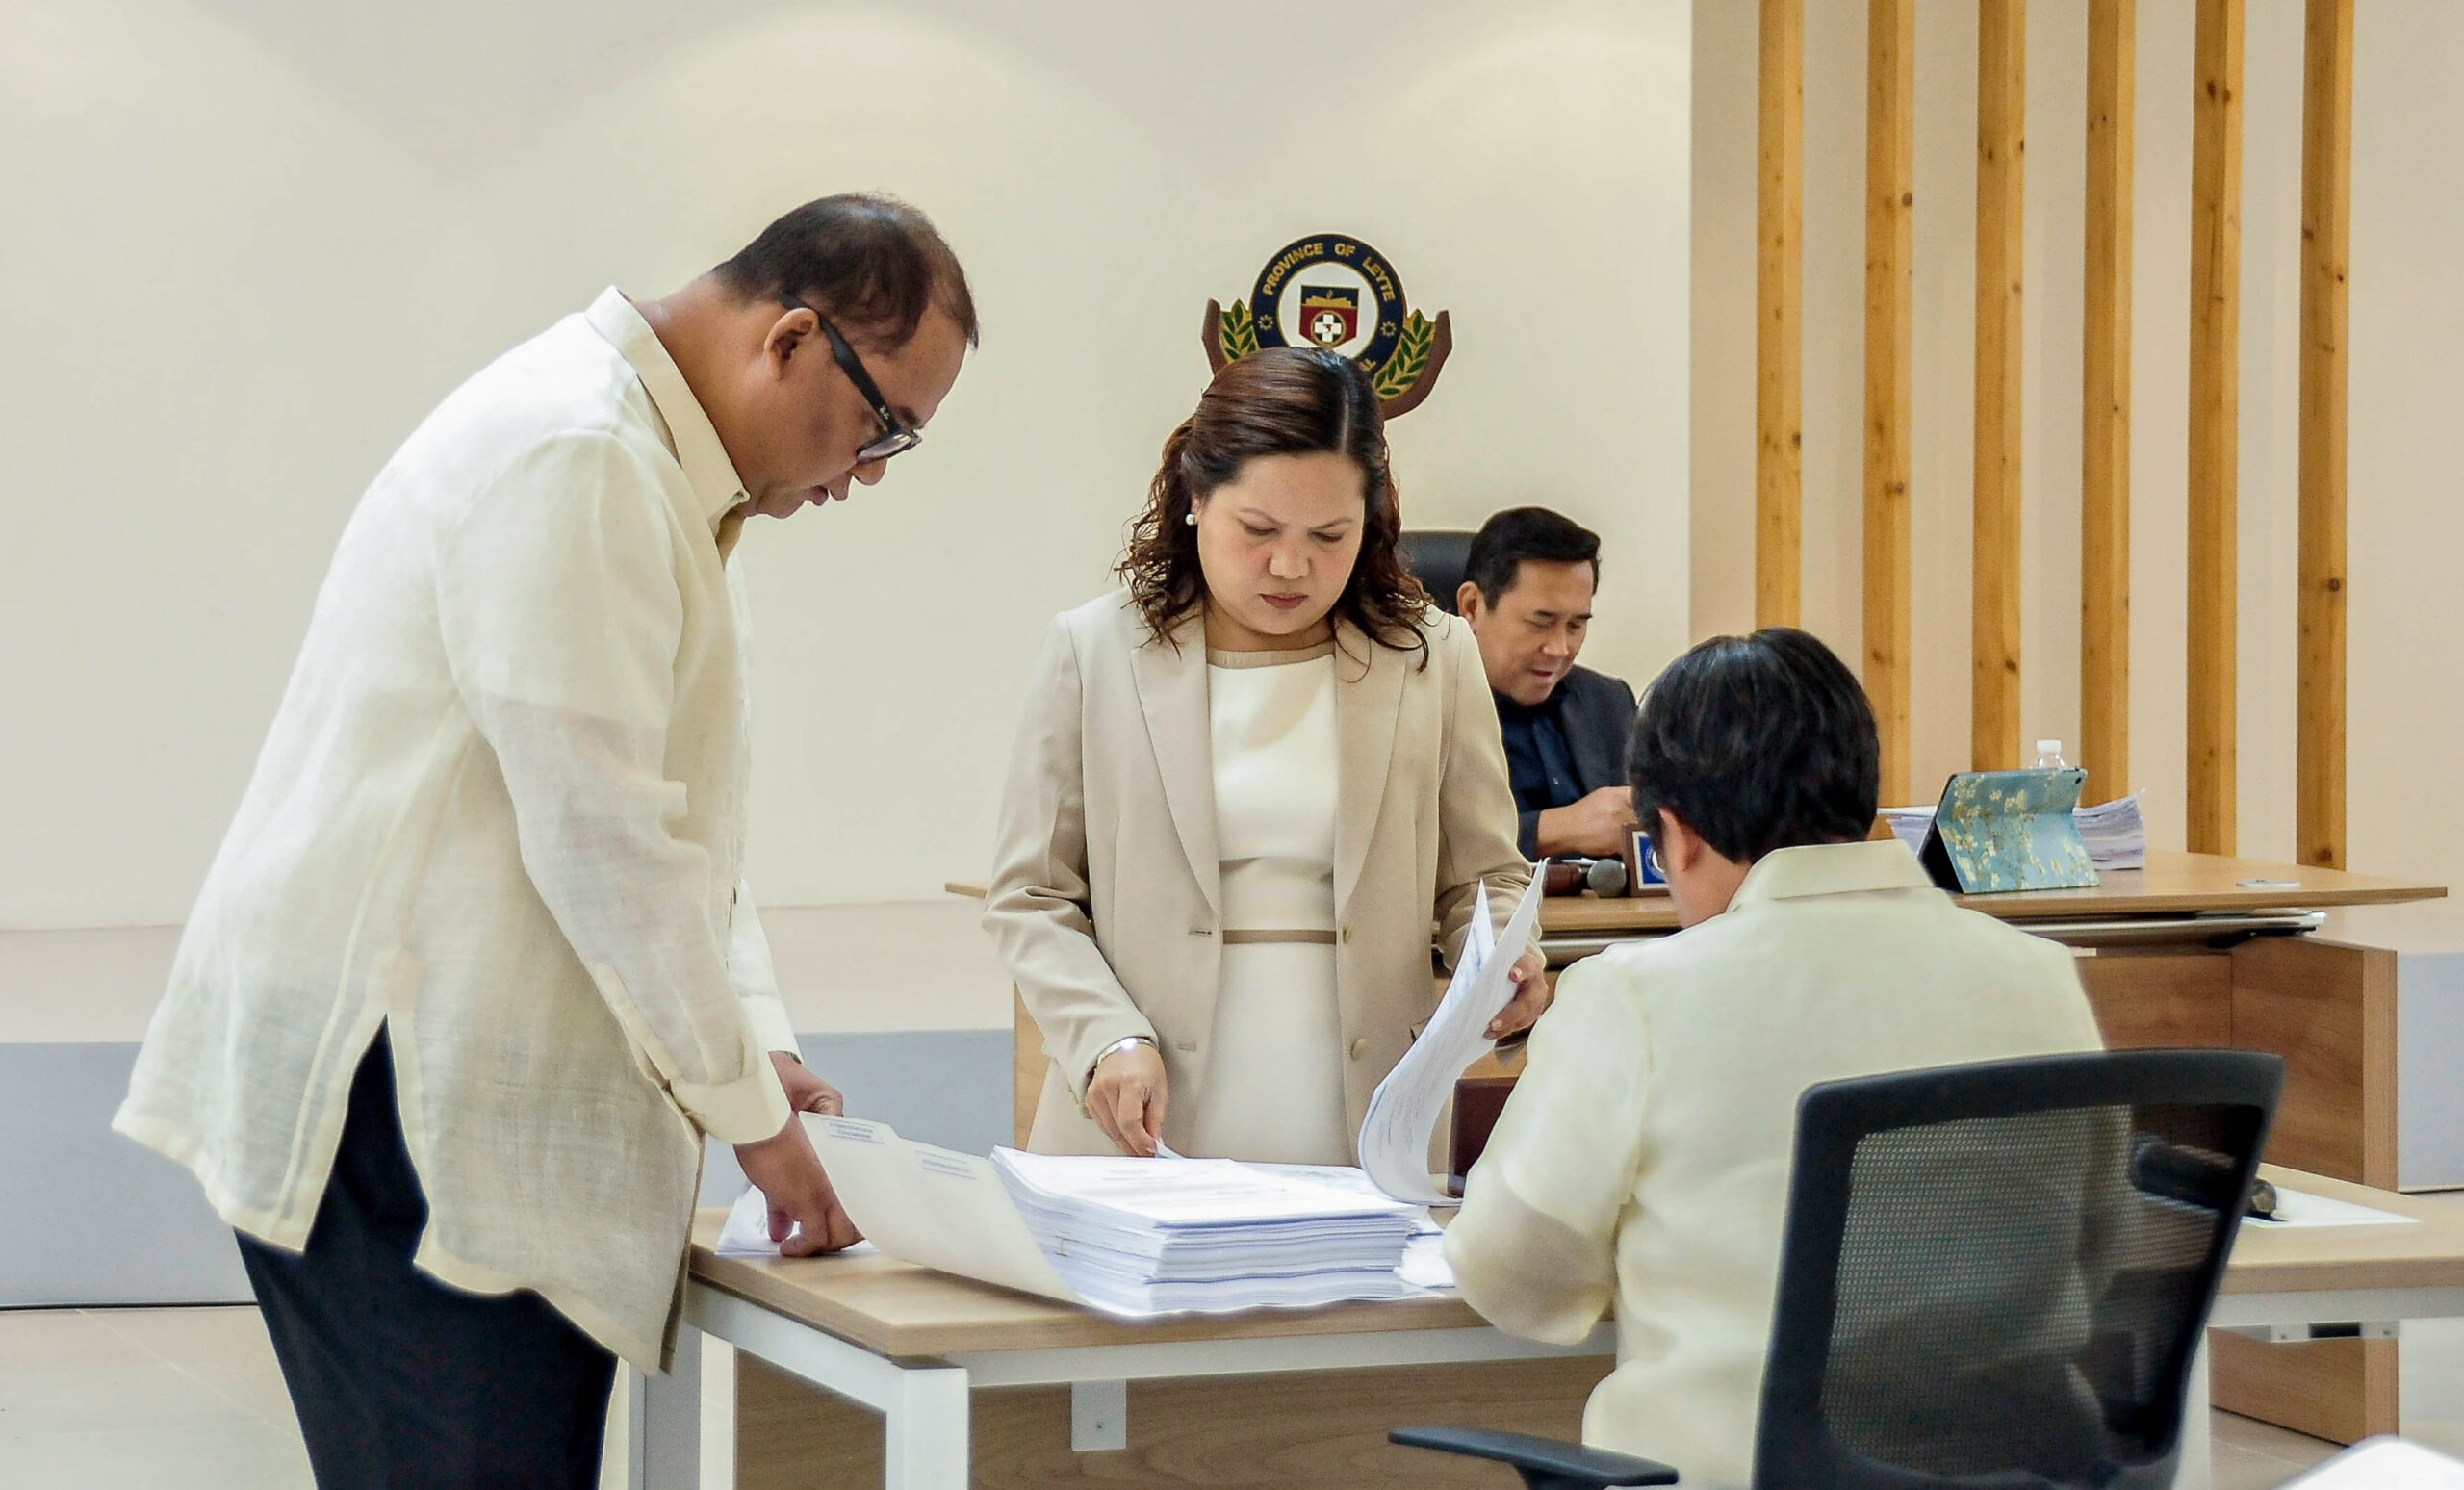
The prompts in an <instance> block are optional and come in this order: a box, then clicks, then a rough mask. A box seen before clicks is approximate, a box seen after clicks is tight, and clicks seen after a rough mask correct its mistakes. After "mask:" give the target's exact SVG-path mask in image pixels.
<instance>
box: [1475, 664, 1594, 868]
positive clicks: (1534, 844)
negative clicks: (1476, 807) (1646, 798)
mask: <svg viewBox="0 0 2464 1490" xmlns="http://www.w3.org/2000/svg"><path fill="white" fill-rule="evenodd" d="M1496 698H1497V703H1498V730H1499V732H1501V734H1503V735H1504V736H1505V767H1506V775H1507V776H1508V778H1509V779H1511V780H1512V782H1513V783H1514V801H1515V806H1516V807H1517V808H1519V809H1522V810H1521V822H1520V824H1519V825H1518V828H1517V831H1516V834H1515V837H1516V840H1517V841H1518V842H1519V843H1521V844H1522V846H1523V857H1524V858H1526V859H1537V858H1539V857H1540V814H1541V813H1542V812H1544V811H1546V810H1548V809H1551V808H1561V807H1571V806H1573V805H1574V804H1575V803H1577V802H1579V801H1581V800H1582V798H1583V785H1582V779H1581V778H1580V777H1579V776H1578V775H1577V774H1576V771H1575V756H1574V751H1573V750H1572V749H1571V748H1570V747H1569V746H1568V745H1567V744H1566V731H1565V726H1564V723H1563V722H1562V721H1561V720H1559V718H1558V717H1557V706H1558V704H1559V703H1560V702H1561V701H1562V700H1563V698H1564V691H1563V690H1562V689H1560V690H1557V691H1554V692H1552V693H1551V694H1550V695H1549V697H1548V698H1546V699H1544V700H1542V701H1541V703H1540V704H1539V705H1538V706H1536V707H1526V706H1523V705H1521V704H1518V703H1516V702H1515V701H1514V700H1512V699H1510V698H1507V697H1506V696H1505V695H1504V694H1502V693H1501V694H1497V695H1496Z"/></svg>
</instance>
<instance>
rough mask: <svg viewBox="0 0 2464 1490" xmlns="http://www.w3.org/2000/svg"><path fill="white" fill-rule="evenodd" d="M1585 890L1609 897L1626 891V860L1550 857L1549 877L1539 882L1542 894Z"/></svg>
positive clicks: (1566, 893)
mask: <svg viewBox="0 0 2464 1490" xmlns="http://www.w3.org/2000/svg"><path fill="white" fill-rule="evenodd" d="M1584 890H1589V891H1591V892H1592V893H1593V894H1595V895H1600V896H1604V897H1610V898H1614V897H1616V896H1619V895H1623V894H1625V893H1626V866H1625V864H1624V863H1623V862H1622V861H1618V860H1614V859H1553V860H1551V861H1549V872H1548V878H1547V879H1546V880H1545V881H1544V882H1543V883H1542V885H1541V886H1540V892H1541V893H1542V894H1544V895H1579V894H1581V893H1582V892H1583V891H1584Z"/></svg>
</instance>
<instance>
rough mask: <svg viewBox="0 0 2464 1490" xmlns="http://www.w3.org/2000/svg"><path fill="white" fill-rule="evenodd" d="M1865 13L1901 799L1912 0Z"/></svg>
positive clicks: (1886, 581) (1876, 390)
mask: <svg viewBox="0 0 2464 1490" xmlns="http://www.w3.org/2000/svg"><path fill="white" fill-rule="evenodd" d="M1865 24H1866V41H1865V70H1866V90H1865V96H1866V107H1865V572H1864V584H1865V679H1864V681H1865V696H1866V697H1867V698H1868V699H1869V700H1871V701H1872V703H1873V707H1874V723H1875V725H1876V727H1877V728H1878V729H1879V731H1880V732H1881V734H1882V799H1883V801H1885V802H1886V803H1893V802H1905V801H1907V800H1909V695H1910V689H1909V679H1910V667H1911V659H1910V655H1909V652H1910V646H1911V640H1910V627H1911V621H1910V617H1911V605H1912V602H1911V599H1910V590H1911V583H1912V579H1911V575H1912V567H1911V559H1910V548H1911V528H1910V524H1909V490H1908V481H1909V467H1910V454H1909V452H1910V447H1911V437H1912V428H1913V424H1914V420H1913V413H1912V405H1911V401H1910V399H1911V392H1910V390H1911V367H1912V359H1911V355H1910V330H1911V326H1912V313H1913V307H1914V303H1915V289H1916V286H1915V251H1914V247H1913V244H1914V238H1913V231H1912V229H1913V223H1914V220H1915V216H1916V0H1868V4H1867V6H1866V9H1865Z"/></svg>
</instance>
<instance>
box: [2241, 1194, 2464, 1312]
mask: <svg viewBox="0 0 2464 1490" xmlns="http://www.w3.org/2000/svg"><path fill="white" fill-rule="evenodd" d="M2259 1172H2260V1173H2261V1174H2262V1175H2264V1176H2265V1177H2266V1178H2267V1179H2268V1180H2270V1181H2271V1182H2272V1183H2273V1184H2274V1185H2275V1186H2276V1188H2277V1189H2279V1190H2296V1191H2299V1192H2301V1193H2302V1194H2304V1195H2324V1196H2325V1197H2327V1198H2328V1199H2330V1200H2345V1201H2349V1202H2351V1203H2352V1204H2354V1205H2366V1206H2369V1207H2371V1208H2372V1209H2374V1210H2380V1211H2394V1212H2396V1213H2397V1214H2398V1215H2400V1216H2409V1217H2412V1218H2413V1219H2414V1220H2416V1221H2417V1222H2419V1224H2417V1225H2412V1226H2284V1227H2271V1226H2266V1225H2260V1224H2255V1223H2254V1224H2251V1225H2247V1226H2244V1227H2243V1228H2242V1236H2241V1240H2240V1241H2238V1242H2236V1243H2235V1244H2234V1246H2233V1261H2232V1263H2231V1265H2230V1266H2228V1267H2227V1268H2226V1269H2225V1271H2224V1287H2223V1290H2222V1291H2223V1292H2224V1293H2227V1294H2292V1293H2316V1292H2321V1291H2324V1290H2344V1289H2381V1288H2459V1287H2464V1203H2458V1201H2456V1200H2455V1199H2439V1198H2432V1197H2430V1196H2425V1195H2401V1194H2399V1193H2398V1192H2396V1191H2392V1190H2373V1189H2372V1188H2370V1187H2369V1186H2367V1185H2353V1184H2348V1183H2346V1182H2345V1181H2343V1180H2335V1179H2329V1178H2327V1177H2326V1176H2325V1175H2323V1174H2310V1173H2306V1172H2304V1171H2302V1170H2300V1169H2283V1168H2280V1167H2278V1166H2276V1165H2272V1164H2269V1165H2261V1166H2260V1167H2259Z"/></svg>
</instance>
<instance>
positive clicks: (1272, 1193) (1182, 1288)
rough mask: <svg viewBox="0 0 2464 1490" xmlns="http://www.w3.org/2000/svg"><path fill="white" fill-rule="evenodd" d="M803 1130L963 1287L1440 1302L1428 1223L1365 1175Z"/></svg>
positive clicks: (1207, 1309)
mask: <svg viewBox="0 0 2464 1490" xmlns="http://www.w3.org/2000/svg"><path fill="white" fill-rule="evenodd" d="M804 1124H805V1131H806V1132H807V1133H809V1134H810V1135H811V1136H812V1141H813V1147H814V1148H815V1150H817V1151H818V1152H819V1153H820V1155H821V1162H822V1165H823V1167H824V1168H825V1169H828V1170H829V1171H830V1177H831V1181H832V1183H833V1184H834V1185H835V1186H836V1187H837V1190H838V1198H839V1202H840V1203H841V1204H843V1205H844V1206H846V1208H847V1215H848V1218H849V1219H850V1220H853V1221H855V1223H856V1226H857V1229H858V1230H860V1231H861V1232H863V1233H864V1235H865V1236H866V1237H867V1238H869V1239H870V1240H871V1241H872V1242H873V1243H874V1244H875V1245H876V1246H879V1247H880V1248H881V1250H882V1251H883V1252H885V1253H886V1254H887V1255H889V1256H891V1257H895V1258H898V1259H900V1260H901V1261H904V1262H911V1263H916V1264H920V1265H921V1266H923V1267H927V1268H936V1269H938V1270H940V1271H941V1272H954V1273H957V1274H959V1275H960V1276H961V1277H968V1278H977V1279H980V1280H982V1281H984V1282H987V1283H997V1284H999V1285H1001V1286H1002V1287H1004V1288H1014V1289H1018V1290H1020V1291H1021V1292H1024V1293H1029V1294H1037V1295H1040V1296H1042V1297H1046V1298H1056V1299H1060V1300H1062V1301H1064V1302H1067V1303H1078V1304H1086V1305H1090V1306H1091V1307H1093V1308H1097V1309H1101V1310H1103V1311H1105V1312H1106V1313H1109V1314H1116V1315H1119V1316H1122V1317H1124V1318H1129V1319H1151V1318H1153V1317H1154V1316H1156V1315H1159V1314H1171V1313H1180V1312H1190V1311H1194V1312H1203V1313H1209V1314H1216V1313H1229V1312H1233V1311H1236V1310H1242V1309H1257V1308H1277V1307H1279V1308H1296V1307H1308V1306H1312V1305H1316V1304H1325V1303H1335V1302H1338V1301H1340V1300H1343V1299H1348V1298H1401V1297H1410V1296H1413V1295H1416V1294H1421V1293H1424V1292H1425V1291H1426V1287H1427V1286H1426V1285H1419V1286H1416V1285H1415V1284H1414V1283H1413V1282H1411V1281H1407V1280H1406V1278H1405V1277H1404V1275H1403V1274H1402V1272H1400V1271H1399V1270H1400V1269H1401V1268H1402V1266H1403V1263H1404V1261H1405V1249H1406V1246H1407V1244H1409V1243H1410V1242H1411V1240H1412V1238H1413V1235H1414V1233H1415V1231H1416V1230H1417V1229H1419V1228H1420V1227H1421V1226H1423V1225H1424V1224H1425V1220H1426V1219H1425V1216H1424V1214H1423V1213H1421V1212H1418V1211H1417V1210H1416V1209H1415V1208H1414V1207H1412V1206H1409V1205H1404V1204H1401V1203H1399V1202H1397V1201H1394V1200H1390V1199H1388V1198H1386V1197H1385V1196H1383V1195H1377V1194H1376V1193H1375V1192H1374V1190H1373V1189H1372V1188H1371V1187H1370V1185H1369V1183H1368V1182H1367V1180H1365V1179H1361V1178H1358V1177H1357V1172H1358V1171H1356V1170H1355V1171H1314V1170H1305V1169H1287V1168H1285V1167H1282V1166H1270V1165H1247V1164H1236V1163H1233V1162H1232V1161H1230V1160H1223V1159H1215V1160H1201V1159H1109V1158H1101V1157H1084V1156H1076V1155H1071V1156H1061V1155H1050V1154H1022V1153H1018V1152H1016V1151H1015V1150H1013V1149H1006V1148H1004V1149H995V1150H994V1151H993V1157H992V1158H991V1159H990V1160H985V1159H979V1158H977V1157H975V1156H974V1155H972V1154H961V1153H953V1152H951V1151H950V1150H948V1149H942V1148H934V1147H932V1146H930V1145H929V1144H924V1143H909V1142H908V1141H907V1140H905V1139H902V1138H900V1137H899V1136H898V1135H897V1134H896V1133H894V1132H892V1131H891V1130H890V1129H889V1128H888V1127H886V1126H885V1125H884V1124H881V1123H878V1122H865V1121H863V1120H861V1119H860V1118H825V1117H820V1116H816V1115H807V1116H806V1117H805V1118H804ZM1327 1172H1335V1173H1349V1174H1351V1175H1352V1176H1354V1177H1353V1178H1351V1179H1348V1180H1347V1181H1346V1182H1344V1183H1341V1184H1328V1183H1324V1182H1323V1181H1322V1178H1321V1175H1322V1174H1323V1173H1327ZM1423 1271H1424V1270H1423Z"/></svg>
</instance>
